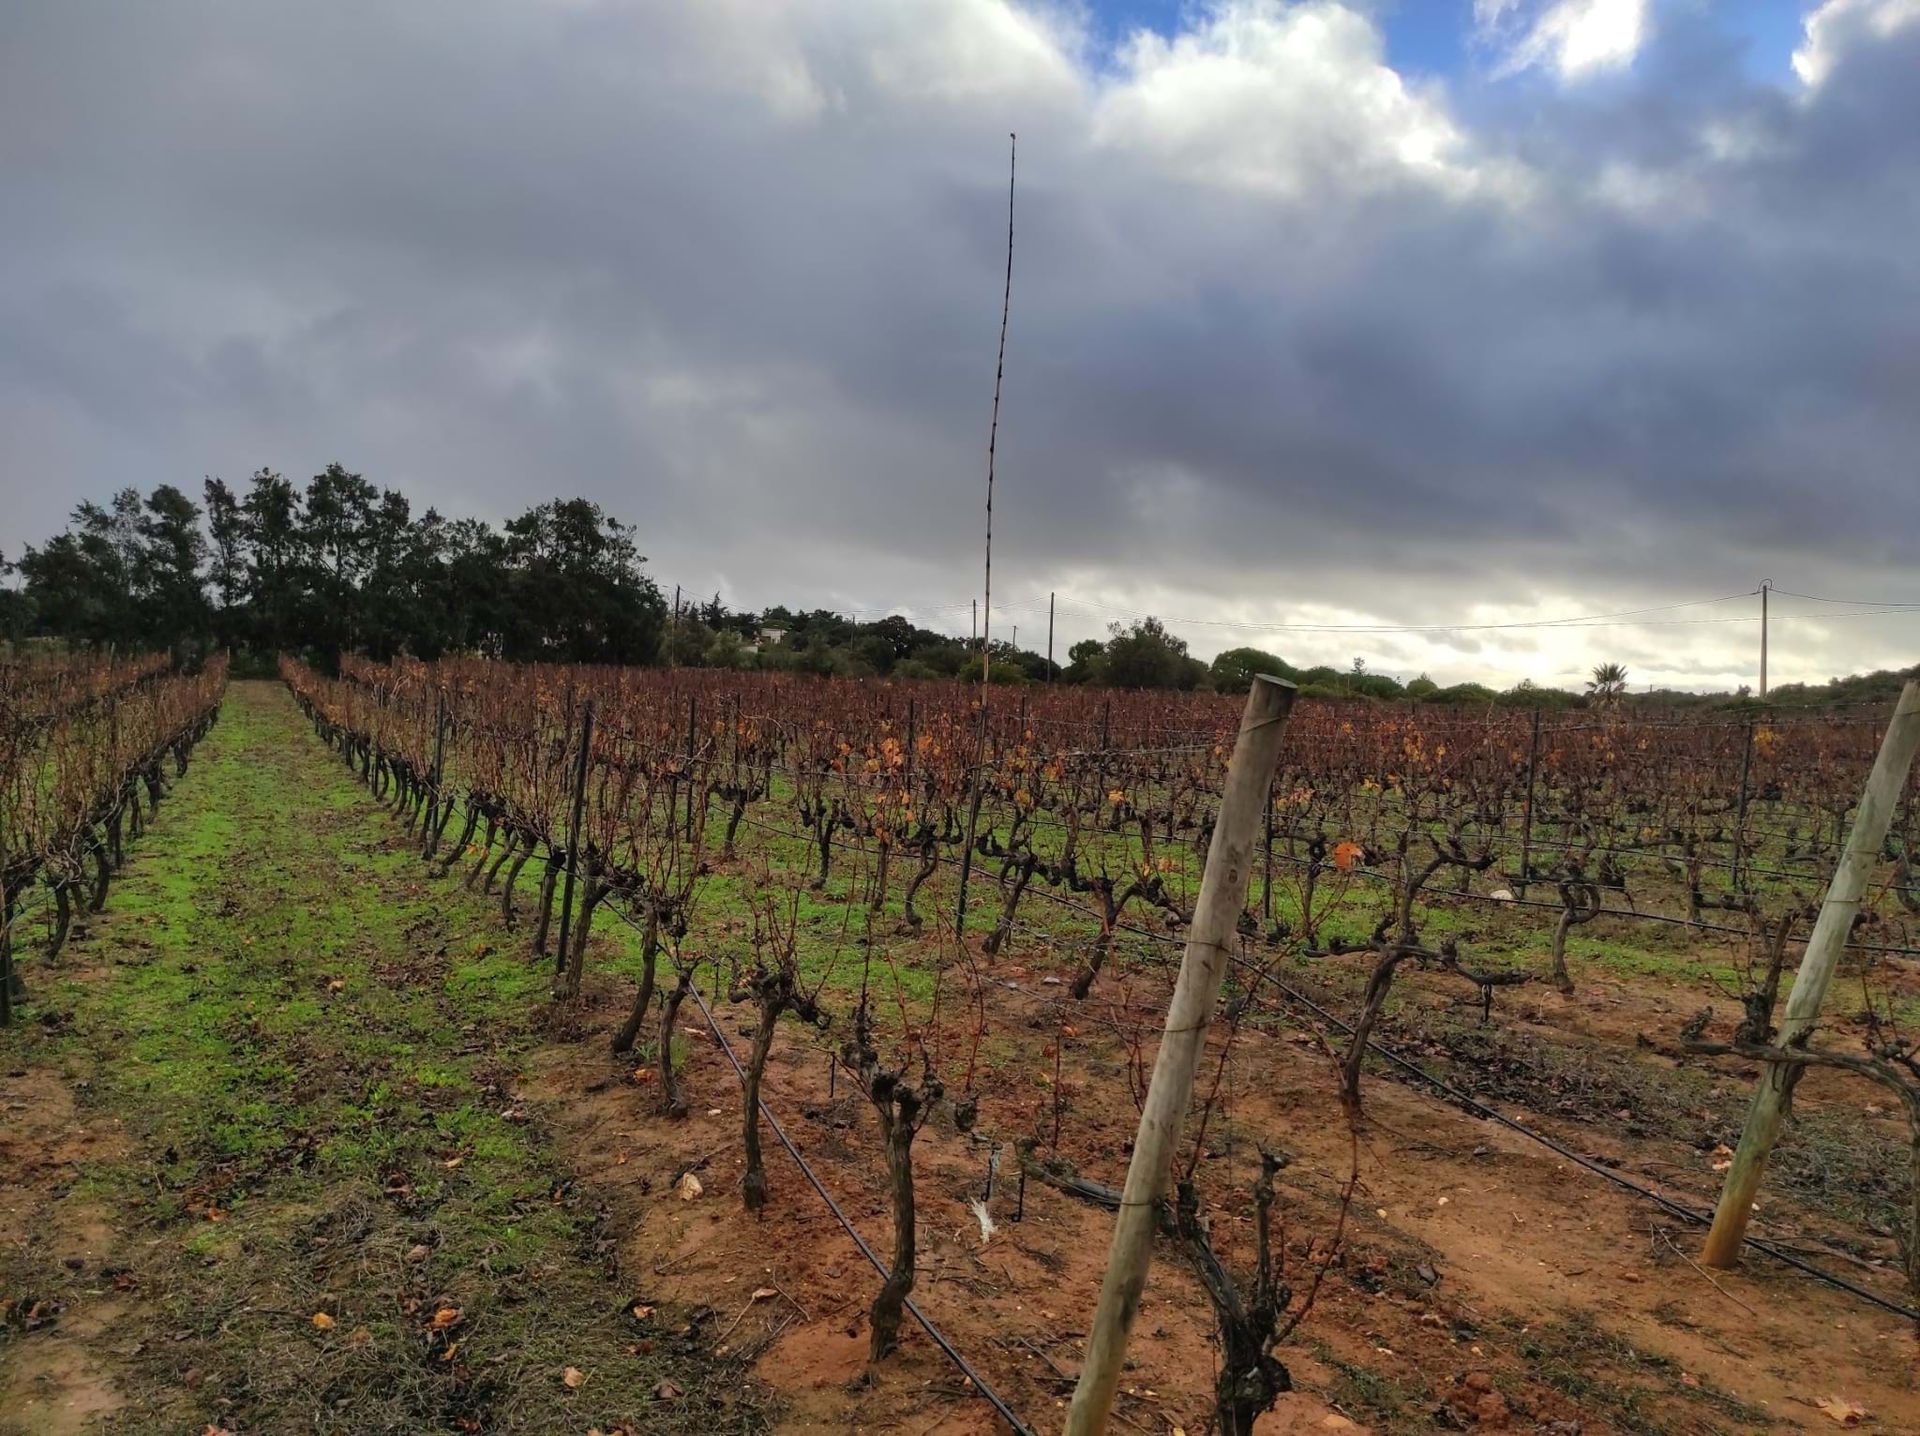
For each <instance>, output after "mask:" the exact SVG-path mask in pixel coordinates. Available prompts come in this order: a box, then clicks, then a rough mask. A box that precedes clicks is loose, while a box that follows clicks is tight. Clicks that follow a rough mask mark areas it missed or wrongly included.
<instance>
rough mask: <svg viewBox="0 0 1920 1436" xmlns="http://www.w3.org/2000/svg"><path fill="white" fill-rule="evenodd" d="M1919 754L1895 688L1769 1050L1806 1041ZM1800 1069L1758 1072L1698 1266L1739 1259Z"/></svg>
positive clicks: (1912, 714)
mask: <svg viewBox="0 0 1920 1436" xmlns="http://www.w3.org/2000/svg"><path fill="white" fill-rule="evenodd" d="M1916 748H1920V682H1910V683H1908V684H1907V685H1906V686H1905V687H1904V688H1902V689H1901V690H1900V701H1899V702H1898V703H1897V704H1895V705H1894V710H1893V720H1892V721H1891V722H1890V723H1888V724H1887V735H1886V737H1885V738H1883V739H1882V740H1881V742H1880V754H1879V756H1878V757H1877V758H1875V759H1874V760H1873V771H1872V772H1871V773H1870V774H1868V775H1867V786H1866V790H1865V791H1864V792H1863V793H1861V795H1860V809H1859V811H1858V812H1857V813H1856V814H1855V815H1854V819H1853V832H1852V833H1851V834H1850V835H1849V836H1848V838H1847V846H1846V848H1845V850H1844V851H1842V852H1841V854H1840V861H1839V863H1838V864H1836V865H1835V867H1834V870H1833V881H1832V883H1830V884H1829V885H1828V887H1827V896H1826V900H1825V901H1824V902H1822V903H1821V904H1820V917H1819V919H1818V920H1817V921H1816V922H1815V923H1814V925H1813V935H1812V936H1811V937H1809V938H1808V939H1807V950H1806V952H1805V953H1804V954H1803V955H1802V956H1801V958H1800V969H1799V971H1798V972H1796V973H1795V974H1794V977H1793V992H1792V994H1791V995H1790V996H1789V997H1788V998H1787V1015H1786V1018H1785V1020H1783V1021H1782V1022H1781V1024H1780V1033H1779V1035H1778V1036H1777V1037H1775V1038H1774V1039H1773V1040H1774V1044H1775V1045H1776V1046H1779V1047H1792V1046H1795V1045H1796V1044H1799V1043H1803V1042H1805V1040H1806V1038H1807V1034H1808V1033H1809V1032H1810V1031H1811V1030H1812V1028H1813V1024H1814V1022H1815V1021H1816V1020H1818V1018H1819V1016H1820V1004H1821V1002H1822V1001H1824V1000H1825V998H1826V995H1827V984H1828V982H1830V981H1831V980H1832V978H1833V970H1834V968H1835V966H1837V965H1838V963H1839V961H1840V954H1841V953H1843V952H1844V951H1846V947H1847V937H1848V935H1849V934H1850V933H1851V932H1852V931H1853V918H1854V914H1855V913H1857V912H1858V911H1859V910H1860V899H1861V897H1862V896H1863V895H1864V894H1865V893H1866V890H1867V880H1868V878H1869V877H1870V876H1871V875H1872V873H1873V868H1874V865H1875V864H1876V863H1877V862H1878V861H1879V860H1880V850H1881V845H1882V844H1883V843H1885V842H1886V840H1887V827H1888V825H1889V824H1890V823H1891V822H1892V821H1893V812H1894V809H1895V807H1896V806H1897V805H1898V804H1899V802H1900V794H1901V790H1902V789H1903V788H1905V787H1906V783H1907V772H1908V770H1909V769H1910V768H1911V767H1912V766H1913V755H1914V750H1915V749H1916ZM1801 1070H1803V1069H1798V1068H1793V1067H1787V1066H1782V1065H1780V1064H1777V1063H1768V1064H1767V1065H1766V1066H1765V1067H1764V1068H1763V1069H1762V1071H1761V1073H1760V1085H1759V1086H1758V1087H1756V1088H1755V1089H1754V1093H1753V1104H1752V1105H1751V1106H1750V1107H1749V1108H1748V1109H1747V1125H1746V1127H1745V1128H1744V1129H1743V1130H1742V1131H1741V1133H1740V1146H1739V1148H1738V1150H1736V1151H1735V1152H1734V1154H1733V1165H1732V1166H1731V1167H1729V1168H1728V1169H1727V1180H1726V1185H1725V1186H1723V1187H1722V1188H1721V1189H1720V1204H1719V1206H1717V1207H1715V1208H1714V1212H1713V1228H1712V1230H1710V1231H1709V1232H1708V1233H1707V1241H1706V1245H1705V1247H1703V1248H1702V1250H1701V1254H1700V1261H1701V1263H1702V1264H1703V1265H1705V1266H1710V1267H1730V1266H1733V1265H1735V1264H1736V1263H1738V1261H1739V1260H1740V1244H1741V1242H1742V1241H1743V1240H1744V1239H1745V1238H1746V1234H1747V1220H1748V1218H1749V1217H1751V1216H1752V1214H1753V1197H1754V1193H1755V1192H1757V1191H1758V1190H1759V1189H1760V1176H1761V1173H1762V1172H1764V1171H1765V1170H1766V1165H1767V1156H1768V1154H1769V1153H1770V1152H1772V1151H1773V1144H1774V1142H1775V1141H1776V1140H1777V1139H1778V1138H1779V1135H1780V1125H1781V1123H1782V1121H1784V1120H1785V1118H1786V1114H1787V1109H1788V1108H1789V1106H1791V1104H1792V1101H1793V1088H1794V1084H1795V1082H1796V1081H1797V1080H1798V1076H1799V1072H1800V1071H1801Z"/></svg>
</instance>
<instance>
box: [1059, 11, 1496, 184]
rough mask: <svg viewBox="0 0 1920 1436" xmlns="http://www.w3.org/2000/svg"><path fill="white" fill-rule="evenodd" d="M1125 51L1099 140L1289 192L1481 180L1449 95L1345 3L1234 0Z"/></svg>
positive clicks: (1189, 170)
mask: <svg viewBox="0 0 1920 1436" xmlns="http://www.w3.org/2000/svg"><path fill="white" fill-rule="evenodd" d="M1119 62H1120V74H1119V76H1118V78H1117V79H1116V80H1115V81H1114V82H1113V83H1112V84H1111V85H1110V86H1109V87H1108V88H1107V89H1106V90H1105V92H1104V93H1103V94H1102V95H1101V97H1100V99H1099V102H1098V108H1097V111H1096V114H1095V117H1094V135H1095V139H1096V141H1097V142H1099V143H1102V144H1105V145H1108V146H1112V147H1115V148H1118V149H1122V150H1128V151H1133V152H1137V153H1142V154H1146V155H1149V156H1151V157H1153V158H1155V159H1157V160H1159V161H1161V162H1163V163H1164V164H1166V165H1167V166H1169V167H1170V168H1174V169H1177V170H1179V171H1180V172H1181V173H1183V174H1185V175H1188V176H1192V177H1197V178H1201V179H1204V180H1207V181H1210V182H1213V183H1217V184H1222V185H1226V186H1230V187H1234V188H1242V189H1248V190H1256V191H1266V192H1271V193H1278V194H1282V195H1300V194H1303V193H1305V192H1306V191H1308V190H1310V189H1315V188H1319V187H1323V186H1327V185H1331V186H1332V187H1334V188H1337V189H1352V190H1362V191H1364V190H1370V189H1377V188H1382V187H1386V186H1390V185H1393V184H1398V183H1404V182H1407V181H1409V180H1411V181H1414V182H1418V183H1429V184H1438V185H1441V186H1443V187H1449V188H1457V187H1460V186H1462V185H1465V184H1468V183H1470V182H1471V180H1472V168H1471V159H1470V156H1469V155H1468V153H1467V149H1468V147H1467V144H1466V140H1465V137H1464V136H1463V134H1462V133H1461V131H1460V129H1459V127H1458V126H1456V125H1455V123H1454V121H1453V119H1452V117H1451V116H1450V115H1449V113H1448V112H1447V108H1446V106H1445V104H1444V103H1443V102H1442V101H1441V100H1440V99H1439V98H1438V97H1436V96H1434V95H1429V94H1423V93H1421V92H1419V91H1416V90H1414V89H1411V88H1409V87H1408V85H1407V84H1406V82H1405V81H1404V80H1403V79H1402V78H1401V77H1400V75H1399V74H1398V73H1397V72H1396V71H1395V70H1394V69H1393V68H1392V67H1391V66H1389V65H1388V64H1387V63H1386V61H1385V58H1384V50H1383V46H1382V41H1381V37H1380V32H1379V30H1378V29H1377V28H1375V26H1374V24H1373V22H1372V21H1371V20H1370V19H1369V18H1368V17H1367V16H1365V15H1363V14H1361V13H1359V12H1358V11H1356V10H1353V9H1349V8H1348V7H1347V6H1345V5H1340V4H1332V3H1308V4H1298V5H1286V4H1282V3H1279V0H1226V3H1222V4H1220V5H1218V6H1216V7H1215V8H1214V9H1212V10H1211V11H1210V12H1208V13H1206V14H1205V15H1204V16H1202V17H1200V18H1199V20H1198V21H1197V23H1196V24H1195V25H1194V26H1193V27H1192V28H1190V29H1187V30H1184V31H1182V32H1181V33H1180V34H1178V35H1176V36H1174V37H1173V38H1172V39H1167V38H1164V37H1162V36H1160V35H1157V34H1154V33H1153V32H1151V31H1145V30H1143V31H1140V32H1138V33H1136V34H1135V35H1134V36H1133V37H1132V38H1131V39H1130V40H1129V41H1128V43H1127V44H1126V46H1125V47H1124V48H1123V50H1122V53H1121V55H1120V56H1119Z"/></svg>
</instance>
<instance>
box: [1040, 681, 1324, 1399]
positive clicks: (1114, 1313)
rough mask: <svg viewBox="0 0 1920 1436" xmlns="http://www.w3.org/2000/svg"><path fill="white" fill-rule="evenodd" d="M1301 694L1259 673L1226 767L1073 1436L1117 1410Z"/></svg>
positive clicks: (1083, 1371) (1091, 1338)
mask: <svg viewBox="0 0 1920 1436" xmlns="http://www.w3.org/2000/svg"><path fill="white" fill-rule="evenodd" d="M1295 692H1296V690H1295V688H1294V686H1293V685H1292V684H1291V683H1287V682H1285V681H1283V680H1281V679H1277V678H1269V677H1267V676H1266V675H1264V674H1262V675H1260V676H1258V677H1256V678H1255V679H1254V680H1253V690H1252V691H1251V692H1250V693H1248V694H1247V707H1246V711H1245V713H1243V714H1242V715H1241V718H1240V735H1239V737H1238V738H1237V739H1236V740H1235V742H1234V745H1233V758H1232V760H1231V761H1230V762H1229V764H1228V766H1227V781H1226V790H1225V792H1224V793H1223V794H1222V795H1221V799H1220V816H1219V819H1218V821H1217V822H1216V823H1215V825H1214V829H1213V841H1212V842H1211V843H1210V844H1209V846H1208V848H1207V865H1206V870H1205V872H1204V874H1203V875H1202V877H1201V879H1200V900H1199V902H1198V903H1197V904H1196V905H1195V907H1194V914H1193V926H1192V928H1191V929H1190V931H1189V934H1188V937H1187V951H1186V955H1185V956H1184V957H1183V958H1182V959H1181V961H1180V975H1179V977H1178V978H1177V979H1176V981H1175V982H1174V988H1173V1000H1172V1002H1170V1003H1169V1004H1168V1006H1167V1023H1166V1031H1165V1032H1164V1033H1163V1034H1162V1036H1161V1038H1160V1052H1159V1055H1158V1056H1157V1057H1156V1058H1155V1059H1154V1064H1153V1081H1152V1083H1151V1084H1150V1085H1149V1086H1148V1088H1147V1100H1146V1104H1145V1106H1144V1107H1143V1108H1142V1110H1141V1113H1140V1130H1139V1132H1138V1134H1137V1135H1136V1136H1135V1137H1134V1142H1133V1160H1132V1161H1131V1162H1130V1163H1129V1164H1128V1166H1127V1184H1126V1187H1125V1188H1124V1189H1123V1191H1122V1194H1121V1198H1120V1210H1119V1212H1118V1214H1117V1215H1116V1216H1115V1217H1114V1222H1113V1245H1112V1247H1111V1248H1110V1249H1109V1251H1108V1254H1107V1274H1106V1277H1105V1278H1104V1279H1103V1280H1102V1281H1101V1283H1100V1303H1099V1305H1098V1306H1097V1307H1096V1308H1095V1309H1094V1314H1093V1328H1092V1331H1091V1332H1090V1333H1089V1335H1088V1337H1087V1359H1086V1361H1085V1363H1084V1364H1083V1365H1082V1366H1081V1368H1080V1382H1079V1385H1077V1386H1076V1387H1074V1391H1073V1404H1072V1405H1071V1406H1070V1407H1069V1408H1068V1410H1067V1425H1066V1432H1067V1436H1100V1433H1102V1432H1104V1431H1105V1430H1106V1428H1107V1416H1108V1414H1109V1413H1110V1412H1111V1411H1112V1409H1113V1393H1114V1388H1115V1387H1116V1386H1117V1385H1118V1383H1119V1380H1120V1363H1121V1359H1122V1358H1123V1357H1124V1356H1125V1355H1126V1349H1127V1333H1128V1331H1129V1330H1130V1329H1131V1328H1132V1326H1133V1318H1134V1316H1135V1314H1136V1313H1137V1312H1138V1311H1139V1309H1140V1293H1141V1292H1142V1291H1143V1290H1144V1289H1145V1287H1146V1284H1147V1261H1148V1258H1149V1257H1150V1256H1151V1254H1152V1250H1153V1231H1154V1225H1155V1219H1156V1213H1157V1211H1158V1208H1159V1203H1160V1199H1161V1197H1162V1195H1163V1194H1164V1192H1165V1189H1166V1185H1167V1169H1168V1166H1169V1164H1170V1163H1171V1162H1172V1160H1173V1156H1174V1151H1175V1149H1176V1148H1177V1147H1178V1146H1179V1143H1180V1129H1181V1127H1182V1126H1183V1125H1184V1124H1185V1122H1186V1119H1187V1107H1188V1105H1189V1104H1190V1103H1191V1102H1192V1100H1193V1081H1194V1073H1195V1071H1196V1070H1197V1069H1198V1067H1199V1065H1200V1058H1201V1055H1202V1054H1203V1053H1204V1052H1205V1050H1206V1043H1207V1029H1208V1028H1209V1027H1210V1026H1211V1024H1212V1020H1213V1008H1214V1004H1215V1003H1216V1002H1217V1001H1218V1000H1219V997H1220V984H1221V981H1222V979H1224V978H1225V976H1226V972H1227V963H1228V961H1229V959H1230V957H1231V955H1232V952H1233V944H1234V940H1235V937H1236V935H1237V933H1238V930H1239V925H1240V911H1241V908H1242V907H1243V906H1244V904H1245V903H1246V898H1247V884H1248V882H1249V881H1250V880H1251V878H1252V876H1253V845H1254V842H1255V841H1256V838H1257V835H1258V833H1259V832H1260V810H1261V808H1262V807H1263V806H1264V805H1265V803H1266V798H1267V792H1268V789H1269V787H1270V786H1271V785H1272V783H1273V770H1274V761H1275V759H1276V758H1277V757H1278V755H1279V752H1280V733H1281V730H1282V729H1283V728H1284V727H1285V726H1286V721H1287V715H1288V714H1289V713H1291V712H1292V711H1293V700H1294V696H1295Z"/></svg>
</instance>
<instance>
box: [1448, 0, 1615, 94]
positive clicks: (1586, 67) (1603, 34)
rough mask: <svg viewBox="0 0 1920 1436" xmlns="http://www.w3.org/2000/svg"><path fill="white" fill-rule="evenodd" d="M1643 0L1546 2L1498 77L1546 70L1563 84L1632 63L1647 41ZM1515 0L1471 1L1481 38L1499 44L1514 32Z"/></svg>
mask: <svg viewBox="0 0 1920 1436" xmlns="http://www.w3.org/2000/svg"><path fill="white" fill-rule="evenodd" d="M1647 6H1648V0H1548V3H1546V4H1544V5H1541V6H1538V7H1536V8H1535V9H1534V11H1533V14H1532V18H1531V21H1530V22H1529V23H1527V24H1526V25H1525V28H1524V30H1523V31H1522V32H1521V33H1520V34H1519V35H1518V37H1517V38H1515V39H1513V40H1512V42H1511V44H1510V46H1509V48H1508V49H1507V53H1506V56H1505V58H1504V59H1503V60H1502V61H1501V62H1500V65H1499V67H1498V73H1500V74H1515V73H1517V72H1519V71H1521V70H1530V69H1535V68H1538V67H1542V66H1550V67H1551V68H1552V69H1553V70H1554V71H1556V72H1557V73H1558V74H1559V76H1560V78H1561V79H1563V80H1577V79H1582V78H1584V77H1586V76H1588V75H1590V74H1593V73H1596V72H1598V71H1602V70H1617V69H1620V68H1622V67H1623V66H1626V65H1629V64H1631V63H1632V62H1633V57H1634V56H1635V55H1637V54H1639V53H1640V47H1641V45H1642V44H1644V43H1645V42H1646V38H1647V29H1648V26H1647ZM1525 8H1527V7H1526V6H1524V5H1523V4H1522V3H1521V0H1475V3H1474V7H1473V14H1474V21H1475V23H1476V25H1477V26H1478V28H1479V30H1480V33H1481V35H1482V36H1483V37H1486V38H1490V39H1496V40H1501V39H1504V38H1505V37H1506V36H1507V35H1508V34H1509V32H1511V31H1512V30H1513V29H1515V28H1516V27H1517V25H1518V23H1519V16H1520V12H1521V11H1522V10H1523V9H1525Z"/></svg>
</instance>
